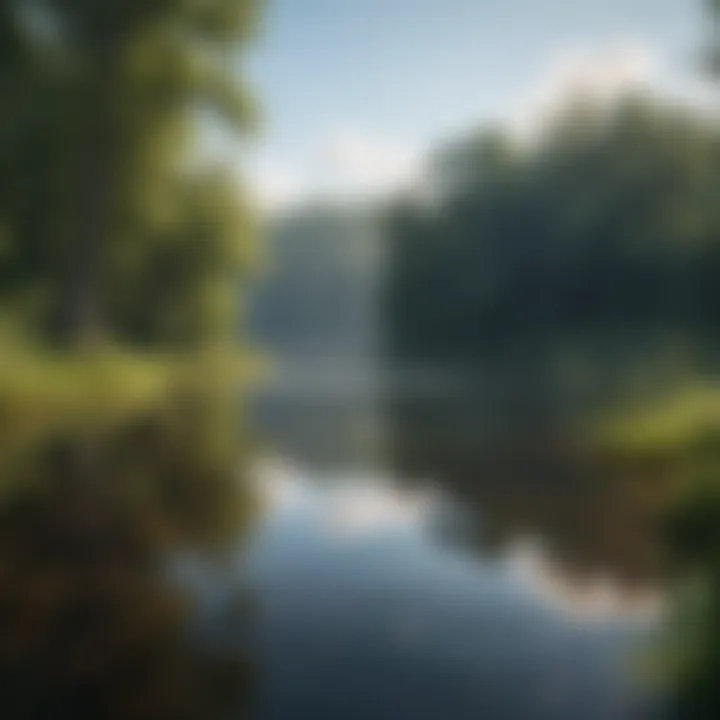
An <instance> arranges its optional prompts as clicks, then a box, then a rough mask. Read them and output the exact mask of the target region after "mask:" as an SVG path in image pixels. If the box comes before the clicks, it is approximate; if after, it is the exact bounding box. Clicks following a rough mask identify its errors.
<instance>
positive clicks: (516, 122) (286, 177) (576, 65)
mask: <svg viewBox="0 0 720 720" xmlns="http://www.w3.org/2000/svg"><path fill="white" fill-rule="evenodd" d="M659 70H660V68H659V59H658V55H657V53H656V52H655V51H654V50H653V48H652V47H651V46H649V45H648V44H647V43H644V42H641V41H624V42H615V43H611V44H606V45H600V46H593V47H575V48H566V49H564V50H561V51H560V52H558V54H557V55H556V56H555V58H554V59H553V60H551V62H550V64H549V67H548V68H547V69H546V70H545V71H544V72H542V73H541V74H540V76H539V78H538V80H537V81H536V82H535V84H534V85H533V86H532V87H531V89H530V91H529V92H528V93H527V94H526V95H525V96H524V98H522V99H521V101H520V102H519V103H518V104H517V105H516V106H515V109H514V110H513V111H511V112H510V113H506V114H505V119H506V123H507V125H508V127H509V128H510V130H511V131H513V132H514V133H516V134H517V135H518V137H521V138H527V139H533V138H536V137H537V136H538V134H539V133H541V132H542V130H543V128H544V127H546V125H547V124H548V123H549V122H550V121H552V119H553V118H554V117H556V116H557V114H558V113H559V112H561V111H562V110H563V108H565V107H567V104H568V101H569V99H570V98H572V97H573V96H577V95H578V94H581V95H583V96H584V97H586V98H589V99H591V100H592V101H593V102H595V103H597V104H598V105H600V106H603V105H609V104H611V103H612V102H613V101H616V100H617V99H618V98H619V97H621V96H622V95H623V94H625V93H627V92H628V91H630V90H632V89H637V88H647V87H652V86H657V85H659V84H661V82H660V80H661V77H663V76H666V75H667V73H664V72H663V73H661V72H660V71H659ZM665 79H667V78H665ZM662 84H663V85H667V82H664V83H662ZM467 120H468V123H466V126H467V124H470V125H471V126H477V125H478V124H481V123H482V121H483V118H467ZM447 139H448V138H446V137H445V138H444V137H438V138H428V139H427V144H426V146H422V145H420V144H417V143H410V142H408V141H407V140H406V139H405V138H397V137H392V136H390V135H385V134H383V133H377V132H371V131H368V130H367V129H365V128H363V127H362V125H359V124H356V123H354V122H342V123H336V124H335V125H329V126H328V127H327V129H325V130H323V131H322V132H321V133H320V135H319V137H316V138H315V139H312V138H310V139H309V140H308V144H307V147H306V148H305V150H304V152H303V154H302V157H301V158H295V159H294V160H293V161H292V162H288V161H287V160H286V159H283V161H282V162H277V161H270V160H268V159H267V158H264V159H263V158H261V159H259V160H258V161H257V162H256V163H255V166H254V167H251V169H250V177H251V180H252V184H253V185H254V187H255V189H256V195H257V197H258V200H259V202H260V205H261V207H262V208H263V209H265V210H266V211H269V212H274V211H277V210H281V209H283V208H286V207H288V206H292V205H296V204H298V203H302V202H304V201H307V200H310V199H314V198H322V199H330V200H333V199H355V198H370V199H373V198H378V197H383V196H387V195H388V194H390V193H392V192H395V191H398V190H401V189H405V188H409V187H416V188H417V187H419V186H420V184H421V181H422V178H423V164H424V159H425V155H426V153H427V151H428V149H429V148H431V147H432V146H433V144H435V143H436V142H442V141H444V140H447Z"/></svg>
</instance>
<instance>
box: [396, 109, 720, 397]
mask: <svg viewBox="0 0 720 720" xmlns="http://www.w3.org/2000/svg"><path fill="white" fill-rule="evenodd" d="M438 157H439V165H438V167H439V168H440V171H439V172H438V173H437V175H436V178H438V180H439V183H440V188H439V190H438V193H437V195H438V199H437V202H436V203H434V204H432V205H430V206H421V205H418V204H415V205H412V204H410V203H408V204H406V205H405V206H399V207H395V208H394V210H393V211H392V212H391V213H390V215H389V227H390V233H391V243H390V244H391V250H390V263H389V274H388V284H387V293H386V304H385V307H386V317H387V319H388V334H387V344H388V353H389V355H390V356H391V357H393V358H394V359H395V360H396V361H398V362H407V361H412V360H415V361H417V360H418V359H420V360H424V361H426V362H427V361H431V362H438V363H440V362H452V363H453V364H455V365H457V364H464V365H465V366H467V367H468V368H476V369H481V368H484V369H486V370H487V369H488V367H489V366H494V367H496V368H497V367H503V368H507V367H508V366H509V365H511V364H512V363H516V365H515V367H516V368H517V373H516V377H518V378H520V379H522V377H523V375H525V376H527V374H528V368H530V367H534V368H536V369H537V368H538V367H541V366H543V365H544V368H545V369H544V370H543V371H542V373H541V376H542V381H543V382H547V381H548V378H549V376H550V375H552V376H553V377H555V378H557V379H558V381H564V380H567V379H568V378H569V376H570V375H571V373H570V372H569V371H568V369H567V368H568V367H569V366H570V365H573V366H574V367H575V368H576V369H578V368H579V369H581V370H582V373H584V374H585V376H586V377H587V376H588V375H589V376H591V378H592V377H594V380H592V379H591V380H590V384H592V383H593V382H594V383H595V385H596V388H597V389H598V393H599V394H600V395H604V394H605V393H606V391H607V389H608V387H607V382H608V381H609V378H614V379H612V381H611V384H614V383H615V381H618V382H619V380H620V376H622V375H623V374H625V375H627V374H628V373H630V371H633V372H635V373H636V374H637V370H638V367H639V366H642V370H643V372H644V374H645V376H646V377H647V376H649V375H650V374H652V372H654V370H655V369H656V367H657V366H658V365H659V364H660V363H661V362H664V361H667V360H668V357H669V354H668V349H669V348H673V349H674V350H673V351H675V350H676V351H678V353H680V354H683V357H684V358H685V359H684V360H683V362H685V361H687V362H688V363H689V364H690V366H691V369H693V370H704V369H708V368H715V367H716V364H715V363H716V360H717V357H716V353H715V350H714V347H713V346H714V342H713V336H714V334H715V333H714V328H716V327H717V324H718V321H719V320H720V295H718V292H717V289H716V282H717V277H718V272H720V211H719V210H718V203H717V188H718V186H719V183H720V131H719V130H718V129H717V127H716V125H715V124H713V122H711V121H709V120H706V119H705V118H703V117H701V116H700V115H699V114H697V113H693V112H691V111H690V110H687V109H682V108H680V107H678V106H675V105H672V104H669V103H663V102H660V101H657V100H653V99H650V98H646V97H629V98H627V99H626V100H624V101H623V102H621V103H619V104H618V105H617V107H614V108H612V109H604V110H601V109H599V108H593V107H591V106H589V105H587V104H583V103H577V104H575V105H574V106H571V107H570V108H569V109H568V111H567V112H566V113H565V114H564V115H562V116H561V117H559V118H558V119H557V121H556V122H555V124H554V125H553V126H552V127H551V128H550V129H549V131H548V132H547V133H546V135H545V136H544V137H543V138H542V139H540V140H539V141H538V142H536V143H534V144H531V145H529V146H528V145H521V144H519V143H518V142H515V141H513V140H512V138H510V137H506V136H503V135H501V134H500V135H499V134H498V133H497V132H493V133H490V134H488V133H484V132H481V133H478V135H477V136H475V137H470V138H468V139H465V140H464V141H463V142H461V143H457V144H455V145H454V146H452V147H451V148H450V149H449V151H448V152H445V153H443V152H441V153H439V156H438ZM686 369H687V368H686ZM582 373H581V374H582ZM602 378H605V380H602Z"/></svg>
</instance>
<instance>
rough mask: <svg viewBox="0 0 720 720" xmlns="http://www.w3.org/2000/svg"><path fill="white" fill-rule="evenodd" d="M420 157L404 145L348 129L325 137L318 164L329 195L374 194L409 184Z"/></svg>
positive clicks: (415, 151)
mask: <svg viewBox="0 0 720 720" xmlns="http://www.w3.org/2000/svg"><path fill="white" fill-rule="evenodd" d="M421 155H422V153H421V152H419V151H418V149H417V148H413V147H411V146H409V145H408V144H406V143H403V142H400V141H397V140H391V139H388V138H385V137H379V136H377V135H372V134H370V133H367V132H364V131H362V130H359V129H357V128H353V127H349V126H348V127H340V128H336V129H334V130H332V131H331V132H330V133H329V134H328V136H327V138H326V139H325V140H324V142H323V145H322V147H321V156H322V162H321V165H324V166H325V167H326V169H327V172H328V175H327V181H326V186H327V189H328V190H329V191H330V192H337V193H341V194H350V195H376V194H385V193H387V192H391V191H393V190H397V189H399V188H402V187H406V186H408V185H410V184H411V183H412V182H413V181H414V180H415V179H416V178H417V177H418V174H419V170H420V160H421Z"/></svg>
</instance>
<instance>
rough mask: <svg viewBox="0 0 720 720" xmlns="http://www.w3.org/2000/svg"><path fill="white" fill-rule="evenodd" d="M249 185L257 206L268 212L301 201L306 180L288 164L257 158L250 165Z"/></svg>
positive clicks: (306, 183) (306, 190)
mask: <svg viewBox="0 0 720 720" xmlns="http://www.w3.org/2000/svg"><path fill="white" fill-rule="evenodd" d="M249 176H250V185H251V188H252V190H253V194H254V196H255V200H256V202H257V203H258V205H259V207H260V208H261V209H262V210H264V211H268V212H272V211H275V210H279V209H282V208H286V207H288V206H292V205H294V204H296V203H299V202H302V201H303V200H304V199H305V197H306V194H307V192H308V181H307V179H306V178H305V177H304V176H303V174H302V173H301V172H300V170H299V169H298V168H295V167H293V166H291V165H290V164H284V163H279V162H275V161H272V160H268V159H262V158H261V159H258V160H256V162H255V163H254V164H252V165H251V166H250V170H249Z"/></svg>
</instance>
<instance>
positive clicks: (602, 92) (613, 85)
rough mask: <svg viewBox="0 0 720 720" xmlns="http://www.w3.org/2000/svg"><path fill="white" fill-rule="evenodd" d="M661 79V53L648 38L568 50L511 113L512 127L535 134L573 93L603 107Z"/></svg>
mask: <svg viewBox="0 0 720 720" xmlns="http://www.w3.org/2000/svg"><path fill="white" fill-rule="evenodd" d="M658 77H659V61H658V57H657V55H656V53H655V52H654V51H653V50H652V48H651V47H650V46H649V45H647V44H646V43H643V42H638V41H626V42H618V43H613V44H610V45H604V46H599V47H578V48H569V49H566V50H564V51H562V52H560V53H559V54H558V55H557V56H556V57H555V59H554V60H553V61H552V62H551V63H550V65H549V67H548V69H547V70H546V71H545V72H544V73H543V74H542V75H541V77H540V80H539V82H538V83H537V84H536V86H535V88H534V89H533V90H532V91H531V92H530V93H529V95H528V97H527V98H526V99H525V100H524V101H523V102H521V103H520V105H519V107H518V110H517V111H516V112H514V113H512V116H511V118H510V125H511V127H512V128H513V129H514V130H515V131H517V132H518V133H519V134H521V135H527V134H530V135H535V134H536V133H537V132H538V131H541V130H542V128H543V127H544V126H545V125H546V124H547V123H548V122H551V121H552V119H553V118H554V117H555V116H557V114H558V113H559V112H561V111H562V110H563V108H565V107H566V106H567V104H568V102H569V101H570V100H571V99H572V98H573V97H578V96H581V97H584V98H586V99H589V100H591V101H592V102H594V103H596V104H597V105H599V106H604V105H610V104H612V103H613V102H615V101H617V100H618V99H619V98H621V97H622V96H623V95H626V94H627V93H628V92H631V91H634V90H638V89H644V88H649V87H651V86H653V85H656V84H657V82H658Z"/></svg>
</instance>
